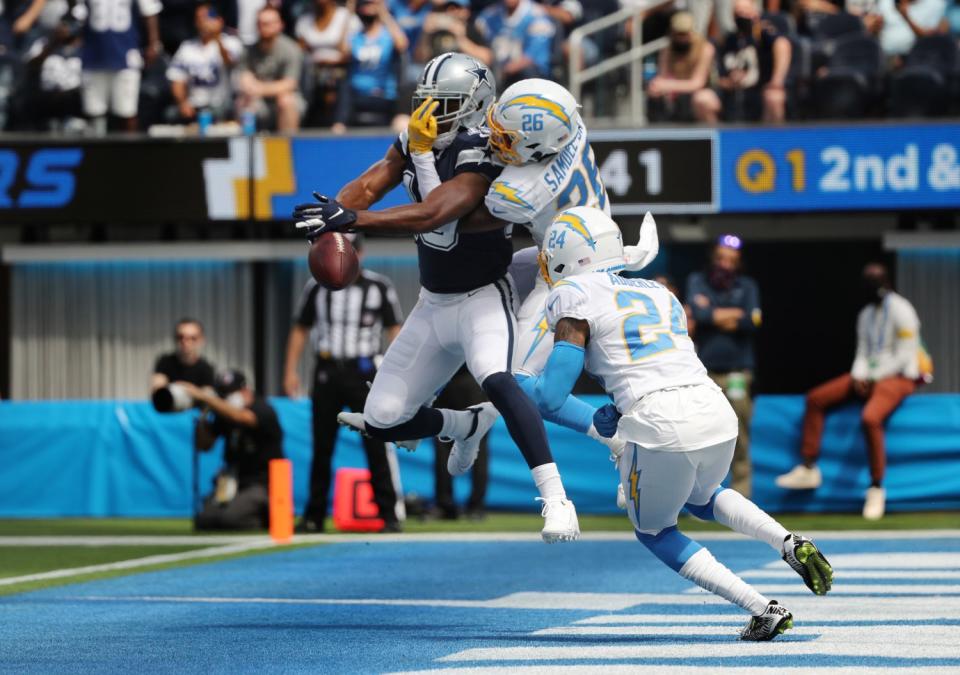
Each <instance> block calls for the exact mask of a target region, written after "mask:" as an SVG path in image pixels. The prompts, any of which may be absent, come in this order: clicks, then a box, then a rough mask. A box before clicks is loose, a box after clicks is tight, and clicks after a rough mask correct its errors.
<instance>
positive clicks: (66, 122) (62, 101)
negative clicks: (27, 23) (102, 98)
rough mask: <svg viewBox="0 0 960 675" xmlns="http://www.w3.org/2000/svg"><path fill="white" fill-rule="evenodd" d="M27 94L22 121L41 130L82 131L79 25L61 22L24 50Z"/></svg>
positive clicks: (73, 22)
mask: <svg viewBox="0 0 960 675" xmlns="http://www.w3.org/2000/svg"><path fill="white" fill-rule="evenodd" d="M25 59H26V61H27V69H28V91H27V93H26V99H25V103H26V108H27V110H26V111H25V114H23V115H21V116H22V117H24V118H27V119H24V122H27V121H28V120H29V122H32V124H30V125H29V126H31V127H36V128H39V129H41V130H44V131H50V130H64V129H74V130H78V131H79V130H82V129H83V128H84V126H85V125H84V122H83V120H82V117H83V103H82V101H81V97H80V83H81V71H82V68H83V66H82V63H81V60H80V26H79V24H78V23H77V22H75V21H67V20H64V21H61V22H60V23H59V24H57V26H56V27H55V28H54V29H53V31H52V32H51V33H50V35H49V36H48V37H42V38H39V39H37V40H36V41H35V42H34V43H33V44H32V45H31V46H30V49H29V50H28V51H27V54H26V57H25Z"/></svg>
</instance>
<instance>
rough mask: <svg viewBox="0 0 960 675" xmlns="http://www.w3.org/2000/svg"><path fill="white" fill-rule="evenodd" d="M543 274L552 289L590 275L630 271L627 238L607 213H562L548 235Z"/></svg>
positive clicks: (586, 208)
mask: <svg viewBox="0 0 960 675" xmlns="http://www.w3.org/2000/svg"><path fill="white" fill-rule="evenodd" d="M539 261H540V273H541V274H542V275H543V278H544V279H546V281H547V283H548V284H550V285H551V286H552V285H553V284H555V283H557V282H558V281H560V280H561V279H566V278H567V277H570V276H573V275H574V274H584V273H586V272H619V271H621V270H623V269H625V268H626V258H625V256H624V252H623V235H621V234H620V228H619V227H617V224H616V223H615V222H613V219H611V218H610V216H608V215H607V214H606V213H604V212H603V211H601V210H600V209H595V208H592V207H589V206H575V207H574V208H572V209H567V210H565V211H561V212H560V213H558V214H557V216H556V217H555V218H554V219H553V222H552V223H551V224H550V227H548V228H547V231H546V232H545V233H544V238H543V248H542V249H541V251H540V256H539Z"/></svg>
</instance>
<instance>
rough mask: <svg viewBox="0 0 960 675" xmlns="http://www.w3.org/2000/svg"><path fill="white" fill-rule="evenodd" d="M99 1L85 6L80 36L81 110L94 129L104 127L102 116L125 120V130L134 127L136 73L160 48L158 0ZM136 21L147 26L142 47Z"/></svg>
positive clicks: (148, 63)
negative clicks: (84, 21)
mask: <svg viewBox="0 0 960 675" xmlns="http://www.w3.org/2000/svg"><path fill="white" fill-rule="evenodd" d="M132 2H133V0H99V1H98V2H93V3H90V4H89V5H88V11H89V15H88V16H87V20H86V23H85V30H84V35H83V51H82V54H83V109H84V112H85V113H86V115H87V116H88V117H90V118H92V119H93V120H94V126H95V129H96V130H97V131H98V132H100V133H103V132H105V131H106V128H107V120H106V115H107V113H108V112H111V113H113V114H114V115H115V116H116V117H118V118H120V119H121V120H123V124H124V127H125V128H126V130H128V131H135V130H136V129H137V109H138V105H139V98H140V75H141V70H142V69H143V67H144V65H146V66H148V67H149V66H150V65H152V64H153V62H154V61H156V59H157V58H158V57H159V56H160V55H161V54H162V53H163V45H162V44H161V42H160V28H159V23H158V20H157V15H158V14H159V13H160V10H161V8H162V5H161V3H160V0H136V3H137V9H138V10H139V11H133V8H132V7H131V4H132ZM140 20H142V21H143V24H144V26H145V28H146V33H147V35H146V46H145V47H144V49H143V53H142V55H141V52H140V43H141V36H140V29H139V27H138V23H139V22H140Z"/></svg>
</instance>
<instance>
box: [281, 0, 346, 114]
mask: <svg viewBox="0 0 960 675" xmlns="http://www.w3.org/2000/svg"><path fill="white" fill-rule="evenodd" d="M362 29H363V24H361V23H360V19H359V18H358V17H357V15H356V14H355V13H353V12H351V11H350V10H348V9H347V8H346V7H340V6H338V5H337V4H336V2H334V0H314V3H313V10H312V11H310V12H307V13H306V14H304V15H302V16H301V17H300V18H299V19H298V20H297V24H296V28H295V29H294V34H295V35H296V36H297V40H299V41H300V45H301V46H302V47H303V49H304V50H305V51H306V52H307V53H308V54H309V63H310V66H309V67H310V72H309V73H308V79H309V81H310V82H309V86H310V90H309V105H308V106H307V119H306V121H305V122H304V125H305V126H325V127H329V126H330V125H331V124H333V111H334V108H335V106H336V103H337V90H338V88H339V87H340V82H341V81H342V80H343V78H344V76H345V75H346V72H347V69H346V64H347V54H346V50H345V49H344V45H345V44H346V43H347V42H348V40H349V39H350V37H351V36H352V35H353V34H354V33H357V32H359V31H360V30H362Z"/></svg>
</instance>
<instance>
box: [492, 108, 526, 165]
mask: <svg viewBox="0 0 960 675" xmlns="http://www.w3.org/2000/svg"><path fill="white" fill-rule="evenodd" d="M495 110H496V104H494V105H491V106H490V107H489V108H488V109H487V127H488V128H489V129H490V147H491V148H493V151H494V152H495V153H496V155H497V157H498V158H499V159H500V161H501V162H503V163H504V164H511V165H513V166H520V165H521V164H523V163H524V162H523V158H522V157H520V154H519V153H518V152H517V151H516V149H515V148H516V147H517V145H518V144H519V143H520V141H521V138H520V134H518V133H517V132H516V131H511V130H510V129H505V128H504V127H503V126H502V125H501V124H500V123H499V122H498V121H497V120H496V118H495V117H494V111H495Z"/></svg>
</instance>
